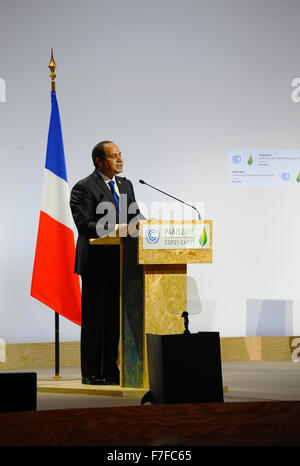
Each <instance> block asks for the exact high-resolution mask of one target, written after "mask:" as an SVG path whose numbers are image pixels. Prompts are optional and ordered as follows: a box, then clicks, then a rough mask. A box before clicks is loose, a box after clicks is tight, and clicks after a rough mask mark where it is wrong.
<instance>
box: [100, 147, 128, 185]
mask: <svg viewBox="0 0 300 466" xmlns="http://www.w3.org/2000/svg"><path fill="white" fill-rule="evenodd" d="M104 150H105V160H101V159H99V158H97V159H96V162H97V163H98V168H99V170H100V171H101V172H102V173H104V175H106V176H108V178H113V177H114V176H115V175H118V174H119V173H121V172H122V171H123V159H122V156H121V152H120V149H119V148H118V146H116V144H113V143H110V144H105V146H104Z"/></svg>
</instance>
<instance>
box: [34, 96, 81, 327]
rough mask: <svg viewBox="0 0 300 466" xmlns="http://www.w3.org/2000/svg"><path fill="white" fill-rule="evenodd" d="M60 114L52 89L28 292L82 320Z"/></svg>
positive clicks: (77, 319)
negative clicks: (35, 240)
mask: <svg viewBox="0 0 300 466" xmlns="http://www.w3.org/2000/svg"><path fill="white" fill-rule="evenodd" d="M69 198H70V195H69V188H68V178H67V171H66V163H65V155H64V145H63V138H62V131H61V124H60V116H59V109H58V103H57V99H56V93H55V91H51V118H50V126H49V134H48V144H47V155H46V164H45V179H44V192H43V198H42V207H41V211H40V218H39V226H38V234H37V243H36V251H35V258H34V265H33V273H32V282H31V296H32V297H34V298H36V299H38V300H39V301H41V302H42V303H44V304H45V305H46V306H48V307H49V308H51V309H53V310H54V311H55V312H58V313H59V314H61V315H62V316H64V317H66V318H67V319H69V320H71V321H72V322H74V323H75V324H78V325H80V324H81V290H80V282H79V277H78V275H77V274H75V273H74V263H75V239H74V231H73V219H72V215H71V210H70V206H69Z"/></svg>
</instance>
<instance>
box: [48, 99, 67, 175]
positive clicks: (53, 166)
mask: <svg viewBox="0 0 300 466" xmlns="http://www.w3.org/2000/svg"><path fill="white" fill-rule="evenodd" d="M45 167H46V168H47V169H48V170H50V171H52V172H53V173H55V175H57V176H59V177H60V178H63V179H64V180H66V181H68V178H67V170H66V162H65V153H64V143H63V138H62V131H61V124H60V116H59V109H58V103H57V100H56V93H55V91H51V117H50V125H49V133H48V143H47V154H46V165H45Z"/></svg>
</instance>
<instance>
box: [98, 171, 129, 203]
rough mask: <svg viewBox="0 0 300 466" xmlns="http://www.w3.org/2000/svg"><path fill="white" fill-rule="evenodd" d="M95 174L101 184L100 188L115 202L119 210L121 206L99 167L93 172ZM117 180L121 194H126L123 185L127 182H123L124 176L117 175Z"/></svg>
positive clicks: (99, 184)
mask: <svg viewBox="0 0 300 466" xmlns="http://www.w3.org/2000/svg"><path fill="white" fill-rule="evenodd" d="M93 175H94V179H95V181H96V183H97V185H98V186H99V188H101V191H102V192H103V193H104V194H105V196H106V197H108V198H109V201H111V202H113V203H114V205H115V206H116V208H117V209H118V210H119V206H118V204H117V202H116V200H115V198H114V196H113V193H112V192H111V190H110V189H109V187H108V186H107V184H106V183H105V181H104V180H103V178H102V176H101V175H100V173H99V172H98V170H97V169H96V170H95V171H94V172H93ZM116 182H117V183H118V188H119V192H120V194H126V191H123V189H124V188H123V185H125V183H123V182H122V178H120V177H116Z"/></svg>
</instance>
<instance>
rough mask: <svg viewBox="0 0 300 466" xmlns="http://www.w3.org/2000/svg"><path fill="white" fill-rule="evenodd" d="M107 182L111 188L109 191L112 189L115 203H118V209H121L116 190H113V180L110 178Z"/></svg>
mask: <svg viewBox="0 0 300 466" xmlns="http://www.w3.org/2000/svg"><path fill="white" fill-rule="evenodd" d="M108 184H109V186H110V188H111V191H112V193H113V196H114V198H115V201H116V203H117V204H118V207H119V209H120V210H122V209H121V204H120V199H119V196H118V195H117V193H116V190H115V182H114V181H113V180H110V181H109V182H108Z"/></svg>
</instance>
